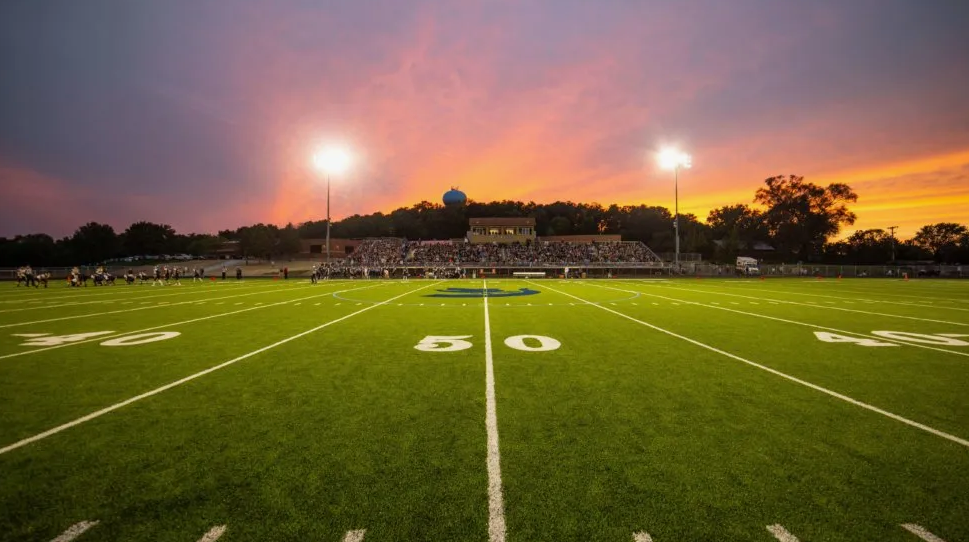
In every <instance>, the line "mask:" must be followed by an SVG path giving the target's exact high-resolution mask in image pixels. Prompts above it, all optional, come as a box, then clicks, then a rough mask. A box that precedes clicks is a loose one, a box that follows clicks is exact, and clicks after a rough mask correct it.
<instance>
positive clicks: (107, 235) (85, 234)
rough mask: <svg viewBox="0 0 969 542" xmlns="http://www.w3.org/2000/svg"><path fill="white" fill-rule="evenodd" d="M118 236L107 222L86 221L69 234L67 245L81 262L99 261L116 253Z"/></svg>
mask: <svg viewBox="0 0 969 542" xmlns="http://www.w3.org/2000/svg"><path fill="white" fill-rule="evenodd" d="M118 241H119V240H118V236H117V235H116V234H115V233H114V228H112V227H111V226H109V225H107V224H98V223H97V222H88V223H87V224H85V225H83V226H81V227H80V228H78V229H77V231H75V232H74V235H73V236H71V238H70V241H69V245H70V250H71V252H72V253H73V254H76V255H77V257H78V258H80V259H81V260H82V261H81V262H79V263H82V264H91V263H100V262H104V261H105V260H108V259H110V258H113V257H114V256H115V255H117V253H118V249H119V248H120V247H119V243H118Z"/></svg>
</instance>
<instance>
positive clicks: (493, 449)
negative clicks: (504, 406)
mask: <svg viewBox="0 0 969 542" xmlns="http://www.w3.org/2000/svg"><path fill="white" fill-rule="evenodd" d="M482 282H483V286H484V290H485V292H487V291H488V281H487V280H483V281H482ZM484 324H485V334H484V339H485V397H486V399H485V428H486V429H487V431H488V540H489V542H505V502H504V497H503V496H502V489H501V450H500V448H499V447H498V409H497V404H496V400H495V362H494V356H493V355H492V351H491V318H490V316H489V315H488V295H487V294H485V296H484Z"/></svg>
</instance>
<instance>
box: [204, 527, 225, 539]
mask: <svg viewBox="0 0 969 542" xmlns="http://www.w3.org/2000/svg"><path fill="white" fill-rule="evenodd" d="M223 533H225V525H216V526H215V527H212V528H211V529H209V532H207V533H205V534H204V535H202V538H199V542H215V541H216V540H218V539H219V538H220V537H221V536H222V534H223Z"/></svg>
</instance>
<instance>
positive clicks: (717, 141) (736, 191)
mask: <svg viewBox="0 0 969 542" xmlns="http://www.w3.org/2000/svg"><path fill="white" fill-rule="evenodd" d="M967 28H969V2H959V1H951V0H924V1H914V0H596V1H593V0H517V1H513V0H454V1H430V0H379V1H376V0H375V1H371V0H347V1H331V2H327V1H322V0H303V1H281V0H272V1H268V0H267V1H263V2H253V1H243V0H209V1H197V0H186V1H181V0H178V1H173V0H166V1H126V0H115V1H100V0H83V1H76V2H68V1H61V0H30V1H16V2H14V1H7V2H2V3H0V236H12V235H15V234H23V233H33V232H46V233H49V234H51V235H54V236H55V237H60V236H64V235H69V234H70V233H71V232H73V230H74V229H75V228H76V227H77V226H79V225H81V224H83V223H84V222H87V221H92V220H94V221H98V222H106V223H109V224H111V225H112V226H114V227H115V228H116V229H118V230H123V229H124V228H125V227H127V225H129V224H130V223H132V222H134V221H138V220H150V221H154V222H163V223H167V224H171V225H172V226H174V227H175V229H177V230H178V231H180V232H183V233H188V232H213V233H214V232H215V231H217V230H219V229H226V228H236V227H239V226H242V225H247V224H252V223H255V222H272V223H276V224H285V223H286V222H290V221H291V222H294V223H296V222H300V221H304V220H308V219H320V218H322V217H323V216H324V214H325V199H326V196H325V189H324V188H323V185H322V183H321V178H320V176H319V174H317V173H315V172H314V171H313V170H312V168H311V161H310V159H311V156H312V153H313V152H314V149H316V148H318V147H319V146H320V145H322V144H326V143H328V142H340V143H344V144H346V145H348V146H349V147H350V148H352V149H353V151H354V153H355V157H356V163H355V165H354V167H353V168H352V170H351V171H350V172H349V173H348V174H347V175H345V176H344V177H342V178H338V179H334V180H333V199H332V205H333V216H334V218H335V219H339V218H341V217H343V216H347V215H350V214H354V213H360V214H366V213H371V212H374V211H390V210H392V209H394V208H396V207H399V206H403V205H409V204H412V203H416V202H418V201H421V200H425V199H426V200H429V201H434V202H439V201H440V197H441V194H443V193H444V192H445V191H446V190H447V189H448V188H450V187H451V186H452V185H453V186H458V187H460V188H461V189H462V190H463V191H465V192H466V193H467V194H468V196H469V197H470V198H472V199H476V200H479V201H489V200H493V199H520V200H525V201H527V200H533V201H536V202H551V201H555V200H559V199H561V200H566V199H568V200H573V201H586V202H592V201H596V202H600V203H603V204H609V203H620V204H635V203H648V204H655V205H664V206H669V207H672V204H673V201H672V200H673V185H672V175H671V174H670V173H668V172H663V171H659V170H658V169H657V168H656V166H655V165H654V160H653V153H654V152H655V151H656V150H658V149H659V148H660V147H661V146H663V145H665V144H676V145H679V146H681V147H682V148H683V149H684V150H686V151H688V152H690V153H691V154H692V155H693V162H694V167H693V169H691V170H689V171H686V172H683V174H682V175H681V178H680V208H681V211H682V212H692V213H696V214H697V215H699V216H701V217H702V218H705V217H706V214H707V211H708V210H709V209H711V208H713V207H717V206H721V205H725V204H731V203H739V202H745V203H750V202H751V200H752V197H753V193H754V191H755V190H756V188H757V187H758V186H759V185H760V184H762V182H763V180H764V179H765V178H766V177H769V176H772V175H777V174H791V173H793V174H799V175H804V176H805V177H806V178H807V180H809V181H813V182H816V183H828V182H834V181H843V182H847V183H849V184H850V185H851V186H852V187H853V188H854V189H855V190H856V191H857V192H858V194H859V196H860V198H859V201H858V203H857V204H856V205H855V206H854V210H855V211H856V212H857V213H858V217H859V218H858V222H857V223H856V225H855V226H854V227H852V228H850V229H849V230H848V233H850V231H853V230H854V229H856V228H858V229H864V228H876V227H886V226H892V225H898V226H900V228H899V234H900V235H901V236H902V237H907V236H910V235H911V234H912V233H914V231H915V230H916V229H917V228H918V227H919V226H921V225H923V224H926V223H933V222H940V221H955V222H960V223H963V224H966V223H969V30H967Z"/></svg>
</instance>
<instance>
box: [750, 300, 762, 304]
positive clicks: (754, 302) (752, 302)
mask: <svg viewBox="0 0 969 542" xmlns="http://www.w3.org/2000/svg"><path fill="white" fill-rule="evenodd" d="M750 304H751V305H760V303H758V302H756V301H751V302H750Z"/></svg>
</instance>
